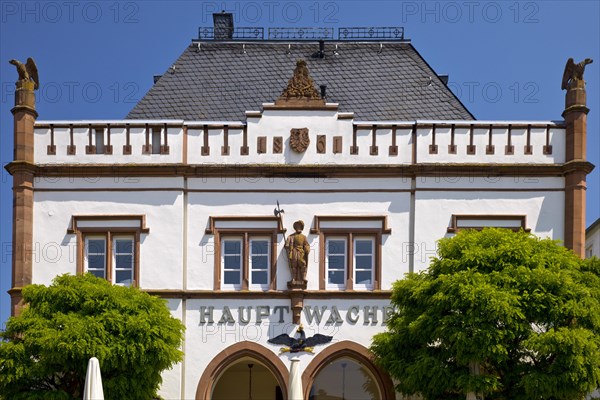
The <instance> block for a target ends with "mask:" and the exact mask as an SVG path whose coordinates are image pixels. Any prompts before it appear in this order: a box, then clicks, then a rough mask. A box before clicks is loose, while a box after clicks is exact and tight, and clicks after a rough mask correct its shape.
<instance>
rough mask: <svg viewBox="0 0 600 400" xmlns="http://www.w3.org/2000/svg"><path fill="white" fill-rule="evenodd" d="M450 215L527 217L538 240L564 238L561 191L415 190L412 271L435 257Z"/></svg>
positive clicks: (528, 223)
mask: <svg viewBox="0 0 600 400" xmlns="http://www.w3.org/2000/svg"><path fill="white" fill-rule="evenodd" d="M452 214H486V215H487V214H512V215H526V216H527V227H528V228H530V229H531V233H533V234H535V235H537V236H540V237H549V238H552V239H563V237H564V192H562V191H553V192H544V191H540V192H535V191H531V192H529V191H528V192H494V191H479V192H477V191H475V192H468V191H460V192H456V191H455V192H452V191H451V190H450V189H449V190H444V191H422V190H421V191H417V192H416V204H415V221H416V223H415V249H416V251H415V267H414V268H415V271H419V270H424V269H426V268H427V267H428V266H429V262H430V258H431V257H434V256H436V240H438V239H441V238H443V237H446V236H448V235H449V234H448V233H447V228H448V227H449V226H450V221H451V216H452Z"/></svg>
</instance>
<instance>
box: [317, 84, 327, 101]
mask: <svg viewBox="0 0 600 400" xmlns="http://www.w3.org/2000/svg"><path fill="white" fill-rule="evenodd" d="M319 87H320V88H321V98H323V99H325V98H326V97H327V85H319Z"/></svg>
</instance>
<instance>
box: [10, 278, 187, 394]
mask: <svg viewBox="0 0 600 400" xmlns="http://www.w3.org/2000/svg"><path fill="white" fill-rule="evenodd" d="M23 298H24V300H25V302H26V303H27V306H26V308H25V309H24V310H23V312H22V314H21V315H20V316H18V317H12V318H10V319H9V320H8V322H7V324H6V331H5V332H2V334H1V335H2V338H3V339H4V340H5V341H4V342H1V343H0V397H2V398H3V399H7V400H8V399H11V400H13V399H15V400H18V399H42V398H43V399H73V398H79V399H81V396H82V394H83V393H82V392H83V386H84V382H85V374H86V369H87V363H88V360H89V358H90V357H97V358H98V360H99V361H100V368H101V371H102V384H103V387H104V393H105V398H107V399H127V400H132V399H151V398H152V397H154V396H155V395H156V391H157V389H158V386H159V384H160V382H161V376H160V373H161V371H163V370H165V369H167V368H170V367H171V366H172V365H173V364H174V363H176V362H178V361H180V360H181V359H182V352H181V351H180V350H179V347H180V345H181V341H182V337H183V330H184V327H183V325H182V324H181V322H180V321H179V320H178V319H176V318H173V317H172V316H171V314H170V312H169V310H168V308H167V307H166V304H165V301H164V300H162V299H159V298H156V297H153V296H150V295H149V294H147V293H144V292H141V291H140V290H138V289H135V288H126V287H122V286H113V285H111V284H110V283H109V282H107V281H106V280H104V279H99V278H96V277H94V276H93V275H91V274H86V275H84V276H72V275H62V276H59V277H57V278H55V279H54V281H53V283H52V285H50V286H48V287H46V286H42V285H30V286H27V287H25V288H24V289H23Z"/></svg>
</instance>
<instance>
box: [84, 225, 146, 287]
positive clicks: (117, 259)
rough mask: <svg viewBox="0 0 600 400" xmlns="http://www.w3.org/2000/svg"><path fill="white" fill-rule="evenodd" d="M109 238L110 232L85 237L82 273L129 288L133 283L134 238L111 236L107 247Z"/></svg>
mask: <svg viewBox="0 0 600 400" xmlns="http://www.w3.org/2000/svg"><path fill="white" fill-rule="evenodd" d="M110 236H111V235H110V232H107V234H105V235H98V234H91V235H85V257H84V272H90V273H92V274H94V275H95V276H97V277H99V278H103V279H108V280H109V281H111V282H113V283H114V284H116V285H122V286H131V285H133V282H134V279H133V272H134V259H135V253H134V248H135V241H134V236H129V235H123V236H121V235H119V236H113V237H112V240H111V241H110V244H111V246H107V242H108V241H109V237H110Z"/></svg>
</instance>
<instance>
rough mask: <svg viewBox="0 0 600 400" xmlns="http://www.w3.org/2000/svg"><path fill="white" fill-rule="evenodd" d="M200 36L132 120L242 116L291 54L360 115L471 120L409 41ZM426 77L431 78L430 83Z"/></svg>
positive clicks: (280, 81)
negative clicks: (322, 42) (321, 48)
mask: <svg viewBox="0 0 600 400" xmlns="http://www.w3.org/2000/svg"><path fill="white" fill-rule="evenodd" d="M245 48H246V53H245V54H244V53H243V52H242V44H241V43H231V42H230V43H223V42H202V45H201V48H200V50H198V49H197V48H196V46H195V45H193V46H190V47H188V48H187V49H186V50H185V51H184V52H183V54H182V55H181V56H180V57H179V59H178V60H177V61H176V62H175V64H174V65H175V72H174V73H171V72H170V71H167V72H165V73H164V74H163V76H162V77H161V78H160V79H159V80H158V82H156V83H155V84H154V86H152V88H150V90H149V91H148V93H147V94H146V95H145V96H144V97H143V98H142V99H141V100H140V101H139V103H138V104H137V105H136V106H135V107H134V108H133V109H132V110H131V112H130V113H129V115H127V118H130V119H185V120H201V119H209V120H227V121H231V120H244V119H245V113H244V112H245V111H247V110H260V109H261V105H262V103H270V102H273V101H275V99H276V98H277V97H278V96H279V95H280V94H281V92H282V91H283V89H284V88H285V87H286V85H287V82H288V80H289V78H290V77H291V76H292V72H293V71H294V68H295V65H296V60H297V59H299V58H303V59H305V60H306V61H307V63H308V68H309V71H310V74H311V76H312V78H313V80H314V81H315V83H316V84H317V85H322V84H325V85H327V102H333V103H339V107H340V111H343V112H347V111H354V113H355V119H358V120H388V121H389V120H415V119H452V120H471V119H474V117H473V116H472V115H471V114H470V112H469V111H468V110H467V109H466V108H465V106H464V105H463V104H462V103H461V102H460V101H459V100H458V99H457V98H456V97H455V96H454V95H453V94H452V92H451V91H450V90H449V89H448V88H447V87H446V86H445V85H444V84H443V83H442V82H441V81H440V80H439V79H438V78H437V75H436V74H435V72H434V71H433V70H432V69H431V67H429V65H428V64H427V63H426V62H425V60H423V58H422V57H421V56H420V55H419V53H418V52H417V51H416V50H415V49H414V48H413V47H412V45H411V44H409V43H385V44H384V45H383V49H382V51H381V52H379V50H380V46H379V43H352V42H341V43H339V45H338V51H339V55H337V56H334V55H333V49H334V45H333V44H327V45H326V46H325V53H326V56H325V58H323V59H320V58H313V57H312V55H313V54H314V53H315V52H316V51H317V50H318V44H317V43H308V42H303V43H294V44H292V47H291V53H292V54H286V51H287V49H288V43H283V42H281V43H278V42H276V43H273V42H262V43H246V46H245ZM429 77H432V78H433V80H432V82H431V84H430V85H429V86H428V83H429Z"/></svg>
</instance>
